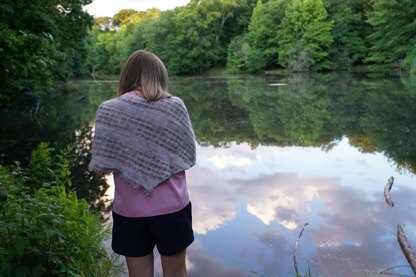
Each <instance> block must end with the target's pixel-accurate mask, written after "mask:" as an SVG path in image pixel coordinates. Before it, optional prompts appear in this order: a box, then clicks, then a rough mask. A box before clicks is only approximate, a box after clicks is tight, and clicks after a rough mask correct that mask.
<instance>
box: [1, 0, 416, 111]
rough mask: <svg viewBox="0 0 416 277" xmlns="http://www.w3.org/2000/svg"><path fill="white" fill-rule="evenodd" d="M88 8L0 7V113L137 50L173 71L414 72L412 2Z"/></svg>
mask: <svg viewBox="0 0 416 277" xmlns="http://www.w3.org/2000/svg"><path fill="white" fill-rule="evenodd" d="M90 2H91V0H54V1H25V0H16V1H10V0H9V1H2V2H1V3H0V27H1V28H0V30H1V31H0V65H1V66H0V70H1V74H0V86H1V87H0V88H1V90H0V100H1V101H0V103H1V104H0V106H1V107H2V108H3V109H4V108H10V107H11V105H12V104H13V103H14V102H19V103H20V104H19V105H21V103H22V101H26V102H28V103H30V105H27V106H30V107H31V108H30V111H29V112H30V113H34V114H36V110H37V108H36V107H38V106H39V100H40V99H42V98H43V96H45V95H47V94H50V89H51V88H52V87H53V86H55V87H56V86H62V83H64V84H65V82H56V81H65V80H69V79H73V78H90V76H89V75H91V76H92V77H93V78H95V77H96V76H97V74H117V73H118V72H119V70H120V66H121V64H122V63H123V61H124V60H125V59H126V58H127V57H128V56H129V54H130V53H132V52H133V51H134V50H136V49H146V50H149V51H152V52H154V53H156V54H157V55H159V56H160V57H161V58H162V60H163V61H164V62H165V63H166V65H167V67H168V70H169V71H170V72H171V73H173V74H194V73H198V72H202V71H204V70H206V69H209V68H211V67H214V66H222V67H224V66H225V67H226V68H227V69H228V70H229V71H230V72H264V71H266V70H280V71H282V70H284V71H288V72H299V71H323V70H324V71H328V70H351V69H352V68H356V67H357V66H361V65H366V66H370V67H371V66H373V67H377V68H384V69H387V70H394V69H396V70H397V69H399V70H401V71H402V70H404V71H406V72H410V73H415V72H416V2H415V1H413V0H398V1H390V0H372V1H366V0H344V1H340V0H263V1H262V0H191V1H190V3H189V4H188V5H186V6H183V7H178V8H175V9H173V10H167V11H163V12H161V11H159V10H158V9H149V10H147V11H135V10H132V9H125V10H121V11H119V12H118V13H116V14H115V15H114V16H113V17H101V18H95V19H94V18H93V17H92V16H90V15H89V14H88V13H86V12H85V11H84V10H83V6H85V5H87V4H89V3H90ZM63 89H64V88H63ZM63 89H62V88H61V87H60V90H61V91H62V90H63ZM36 103H37V105H36Z"/></svg>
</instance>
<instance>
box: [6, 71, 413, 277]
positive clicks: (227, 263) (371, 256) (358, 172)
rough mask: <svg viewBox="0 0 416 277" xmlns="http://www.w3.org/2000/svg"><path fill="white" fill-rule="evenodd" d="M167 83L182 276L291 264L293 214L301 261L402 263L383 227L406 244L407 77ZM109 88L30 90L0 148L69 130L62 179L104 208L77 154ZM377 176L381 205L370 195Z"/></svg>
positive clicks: (361, 272)
mask: <svg viewBox="0 0 416 277" xmlns="http://www.w3.org/2000/svg"><path fill="white" fill-rule="evenodd" d="M170 87H171V90H172V92H173V94H175V95H177V96H179V97H181V98H182V99H183V100H184V102H185V104H186V105H187V107H188V110H189V113H190V116H191V120H192V123H193V127H194V130H195V134H196V139H197V164H196V166H195V167H193V168H192V169H190V170H188V171H187V178H188V187H189V191H190V196H191V200H192V202H193V220H194V231H195V235H196V238H195V242H194V243H193V245H192V246H191V247H190V248H189V250H188V261H187V262H188V268H189V275H190V276H295V270H294V265H293V251H294V247H295V243H296V239H297V238H298V235H299V233H300V231H301V230H302V228H303V226H304V224H305V223H308V224H309V225H307V226H306V228H305V230H304V232H303V235H302V236H301V237H300V238H299V242H298V247H297V251H296V256H297V263H298V268H299V271H300V273H303V274H304V273H305V272H306V271H308V270H310V271H311V273H312V276H348V277H350V276H351V277H352V276H379V273H380V272H382V271H385V270H387V271H385V272H386V274H387V273H392V274H402V275H408V276H412V275H413V274H412V271H411V269H410V267H409V266H408V264H407V261H406V259H405V257H404V255H403V253H402V252H401V249H400V246H399V244H398V242H397V239H396V227H397V224H401V225H402V226H403V228H404V231H405V233H406V235H407V237H408V240H409V242H410V244H411V245H413V248H416V212H415V211H416V201H415V200H416V178H415V173H416V140H415V137H416V113H415V112H416V81H415V80H411V79H408V78H406V77H402V78H388V77H380V76H354V75H349V74H342V75H337V74H328V75H316V76H311V75H290V76H251V75H249V76H231V77H209V78H208V77H180V78H173V79H172V80H171V84H170ZM115 90H116V83H115V82H101V83H89V82H79V83H75V84H74V92H73V93H71V94H68V95H66V96H64V97H57V98H56V99H52V100H50V101H49V102H48V103H44V104H43V106H42V109H43V110H41V112H39V115H37V116H36V121H38V122H39V123H38V124H34V123H33V119H31V120H26V121H24V120H23V119H19V118H18V117H17V118H16V117H15V118H14V119H13V120H14V121H15V123H14V124H13V122H11V123H10V122H9V121H8V122H9V123H8V124H9V125H10V126H9V125H7V126H1V127H2V129H3V130H5V129H7V128H8V130H10V131H9V132H7V134H6V133H3V134H2V137H1V144H0V146H1V149H0V150H1V153H2V156H1V159H2V161H3V162H7V161H9V160H11V159H22V157H24V156H25V155H27V154H28V152H29V151H30V150H31V148H33V147H34V145H36V144H37V143H38V142H39V141H49V142H50V143H51V145H53V146H56V147H59V145H62V144H64V143H68V142H74V141H75V142H77V144H78V148H77V153H78V157H77V159H76V161H75V163H74V168H73V174H74V175H75V176H76V177H75V181H74V182H73V183H76V184H77V190H78V193H79V195H81V196H83V197H84V198H86V199H87V200H88V201H89V202H90V203H91V204H92V206H93V207H94V208H96V209H99V210H107V211H108V210H109V209H111V206H110V205H111V197H112V187H111V184H108V183H106V182H105V180H102V179H97V178H96V177H93V176H91V175H90V174H89V173H88V172H86V171H85V167H86V165H87V164H88V159H89V156H90V152H89V151H90V140H91V127H92V125H93V119H94V113H95V110H96V108H97V106H98V104H99V103H101V101H103V100H104V99H108V98H109V97H112V95H113V94H114V92H115ZM32 118H33V116H32ZM10 120H12V119H10ZM3 122H6V121H3ZM16 122H17V123H16ZM3 125H5V124H3ZM13 128H14V129H13ZM390 176H393V177H394V185H393V188H392V191H391V194H392V200H393V202H394V204H395V205H394V207H393V208H392V207H390V206H388V205H387V204H386V201H385V199H384V195H383V190H384V187H385V185H386V183H387V180H388V178H389V177H390ZM86 180H89V181H88V182H87V181H86ZM108 199H110V201H109V200H108ZM392 267H393V268H392ZM389 268H391V269H389ZM156 272H160V268H157V269H156Z"/></svg>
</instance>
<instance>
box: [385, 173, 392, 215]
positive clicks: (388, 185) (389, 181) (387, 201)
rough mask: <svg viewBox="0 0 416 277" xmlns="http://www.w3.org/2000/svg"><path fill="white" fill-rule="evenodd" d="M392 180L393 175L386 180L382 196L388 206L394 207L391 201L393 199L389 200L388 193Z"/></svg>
mask: <svg viewBox="0 0 416 277" xmlns="http://www.w3.org/2000/svg"><path fill="white" fill-rule="evenodd" d="M393 181H394V178H393V176H391V177H390V178H389V180H388V181H387V184H386V186H385V187H384V198H385V199H386V203H387V204H388V205H389V206H390V207H394V203H393V200H391V195H390V191H391V187H392V186H393Z"/></svg>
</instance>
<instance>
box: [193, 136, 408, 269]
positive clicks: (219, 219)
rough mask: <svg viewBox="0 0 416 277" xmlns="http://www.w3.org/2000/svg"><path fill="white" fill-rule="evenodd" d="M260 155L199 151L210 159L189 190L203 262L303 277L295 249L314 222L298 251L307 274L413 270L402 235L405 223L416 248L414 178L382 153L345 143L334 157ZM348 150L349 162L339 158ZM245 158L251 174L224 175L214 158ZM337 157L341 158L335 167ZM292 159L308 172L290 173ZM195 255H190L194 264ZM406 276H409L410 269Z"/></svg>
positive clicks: (239, 149) (306, 152) (235, 149)
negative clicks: (387, 198) (388, 193)
mask: <svg viewBox="0 0 416 277" xmlns="http://www.w3.org/2000/svg"><path fill="white" fill-rule="evenodd" d="M260 148H261V149H255V150H253V149H249V148H248V147H247V146H246V145H244V144H242V145H236V144H233V145H231V146H230V147H229V148H227V149H213V148H212V147H206V148H203V147H198V155H199V157H201V159H200V162H198V165H197V166H196V167H195V168H193V169H191V170H189V171H188V183H189V188H190V192H191V198H192V201H193V204H194V205H193V207H194V208H193V209H194V222H195V225H194V226H195V231H196V233H197V238H198V239H199V243H200V244H201V247H200V249H201V250H200V252H198V259H199V261H200V262H202V260H203V259H202V258H201V257H202V256H204V255H205V256H206V257H205V259H206V260H210V262H208V263H211V262H212V260H211V259H214V260H215V259H219V260H221V261H222V263H224V264H227V265H228V266H230V267H231V268H235V267H238V268H240V269H241V270H243V272H245V273H244V274H246V273H249V272H250V271H255V272H258V273H261V274H279V276H294V272H293V271H294V270H293V263H292V251H293V246H294V243H295V240H296V237H297V235H298V233H299V231H300V229H301V226H302V225H303V224H304V223H305V222H309V223H310V225H309V226H308V227H307V230H306V231H305V233H304V235H303V237H302V238H301V241H300V245H299V248H298V263H299V267H300V268H302V269H303V270H306V269H307V267H308V266H309V267H311V269H312V272H313V273H315V274H320V276H321V275H322V276H360V275H362V274H366V273H367V274H368V275H369V276H372V275H377V274H378V273H379V272H380V271H381V270H383V269H386V268H388V267H390V266H397V265H406V264H407V263H406V260H405V258H404V256H403V254H402V253H401V251H400V248H399V246H398V243H397V241H396V237H395V230H396V224H397V223H401V224H405V226H406V227H405V232H406V233H407V235H408V238H409V240H410V241H411V242H413V241H414V242H415V243H416V237H415V233H414V230H415V228H416V227H415V224H414V222H416V215H415V214H414V213H413V212H412V211H414V210H415V208H416V204H415V203H416V202H415V201H414V199H415V198H416V190H415V189H414V188H412V186H414V183H415V181H414V179H413V178H412V175H404V174H400V173H398V172H395V171H394V168H392V166H391V164H390V163H389V161H388V160H387V159H386V158H384V157H383V156H382V155H381V154H380V155H379V154H362V153H360V152H359V151H356V150H354V149H353V148H352V147H351V146H349V145H348V142H345V141H342V142H340V143H339V145H338V146H336V147H334V148H333V149H332V150H330V151H329V152H324V151H322V150H321V149H318V148H302V147H297V148H296V149H293V148H292V150H291V151H286V150H285V149H284V148H281V147H280V148H279V147H272V146H261V147H260ZM344 150H345V151H348V152H349V155H344V156H342V155H341V156H340V152H341V153H342V152H343V151H344ZM244 152H246V153H248V155H247V156H246V158H247V159H249V160H250V163H248V162H247V164H246V165H244V164H242V163H237V162H234V163H233V162H227V163H225V162H223V163H222V164H223V165H224V164H225V165H226V166H218V165H216V164H215V159H210V157H214V156H217V157H218V156H221V157H230V159H231V160H232V159H235V158H236V157H240V158H241V153H244ZM292 152H296V153H292ZM331 152H334V153H336V156H338V157H341V158H337V159H336V162H333V161H334V159H335V154H334V153H331ZM236 153H237V154H236ZM276 153H281V154H282V153H283V154H282V155H277V156H276ZM292 154H293V155H296V157H297V160H299V161H301V162H300V164H299V166H293V164H291V160H292V158H293V157H292ZM273 155H275V159H279V161H278V163H279V164H281V165H282V166H281V167H280V168H279V167H278V168H276V167H273V166H270V165H271V164H273V163H275V161H274V160H273ZM317 155H320V157H319V159H317V158H316V156H317ZM222 161H225V159H224V158H222ZM331 162H333V163H332V165H333V166H331ZM328 165H329V166H328ZM290 168H292V170H290ZM357 168H358V169H359V170H357ZM256 169H259V170H258V171H256ZM279 169H283V170H281V171H279ZM311 169H314V170H311ZM239 173H242V174H239ZM375 173H377V174H375ZM391 173H394V175H395V177H396V182H395V186H394V188H393V191H392V195H393V200H394V201H395V203H397V205H396V207H395V208H394V209H392V208H390V207H388V206H387V205H386V204H385V202H384V198H383V188H384V185H385V182H386V180H387V178H388V177H389V175H390V174H391ZM193 255H194V254H192V253H191V252H190V260H191V261H192V260H193V259H194V257H193ZM238 259H239V260H240V262H236V260H238ZM199 268H200V269H201V270H203V268H204V266H202V265H198V266H195V267H194V268H193V270H192V272H194V274H197V272H203V271H200V269H199ZM400 273H402V274H410V271H409V272H408V271H407V269H401V271H400ZM221 274H222V273H221ZM214 275H215V274H214ZM214 275H212V276H214ZM410 275H411V274H410ZM196 276H204V275H196ZM215 276H226V275H215ZM233 276H240V275H233ZM251 276H252V275H251Z"/></svg>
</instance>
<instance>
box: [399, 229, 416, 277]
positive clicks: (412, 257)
mask: <svg viewBox="0 0 416 277" xmlns="http://www.w3.org/2000/svg"><path fill="white" fill-rule="evenodd" d="M397 240H398V241H399V244H400V247H401V248H402V251H403V254H404V256H405V257H406V259H407V261H408V262H409V264H410V267H411V268H412V270H413V273H414V274H415V275H416V254H415V253H414V252H413V250H412V247H411V246H410V244H409V242H408V241H407V237H406V235H405V233H404V231H403V228H402V226H400V224H397Z"/></svg>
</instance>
